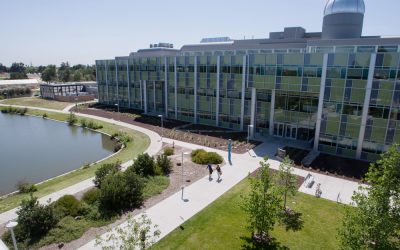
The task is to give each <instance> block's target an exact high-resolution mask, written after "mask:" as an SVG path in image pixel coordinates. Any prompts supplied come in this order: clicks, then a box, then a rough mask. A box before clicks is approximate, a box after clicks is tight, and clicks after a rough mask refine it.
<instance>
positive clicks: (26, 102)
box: [0, 97, 71, 110]
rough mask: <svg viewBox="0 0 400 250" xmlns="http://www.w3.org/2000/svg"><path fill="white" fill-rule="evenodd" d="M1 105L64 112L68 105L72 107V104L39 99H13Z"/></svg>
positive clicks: (4, 101) (2, 102)
mask: <svg viewBox="0 0 400 250" xmlns="http://www.w3.org/2000/svg"><path fill="white" fill-rule="evenodd" d="M0 103H1V104H9V105H21V106H31V107H37V108H48V109H57V110H63V109H64V108H66V107H67V106H68V105H71V103H69V102H58V101H50V100H45V99H42V98H39V97H21V98H12V99H6V100H3V101H1V102H0Z"/></svg>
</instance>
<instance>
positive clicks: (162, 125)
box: [158, 115, 164, 140]
mask: <svg viewBox="0 0 400 250" xmlns="http://www.w3.org/2000/svg"><path fill="white" fill-rule="evenodd" d="M158 117H160V119H161V140H162V138H163V135H164V117H163V115H158Z"/></svg>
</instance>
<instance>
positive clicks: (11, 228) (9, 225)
mask: <svg viewBox="0 0 400 250" xmlns="http://www.w3.org/2000/svg"><path fill="white" fill-rule="evenodd" d="M17 225H18V222H16V221H9V222H8V223H7V225H6V228H7V229H10V231H11V237H12V241H13V245H14V249H15V250H18V247H17V240H16V239H15V234H14V228H15V227H16V226H17Z"/></svg>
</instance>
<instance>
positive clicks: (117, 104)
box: [115, 103, 120, 121]
mask: <svg viewBox="0 0 400 250" xmlns="http://www.w3.org/2000/svg"><path fill="white" fill-rule="evenodd" d="M115 106H117V112H118V121H119V120H120V117H119V103H116V104H115Z"/></svg>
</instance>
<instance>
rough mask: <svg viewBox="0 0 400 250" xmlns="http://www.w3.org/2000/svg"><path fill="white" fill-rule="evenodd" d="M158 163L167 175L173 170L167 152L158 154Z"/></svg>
mask: <svg viewBox="0 0 400 250" xmlns="http://www.w3.org/2000/svg"><path fill="white" fill-rule="evenodd" d="M156 165H157V167H158V168H159V169H161V171H162V173H163V174H165V175H168V174H169V173H170V172H171V170H172V162H171V160H170V159H168V157H167V155H165V154H163V155H159V156H157V160H156Z"/></svg>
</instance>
